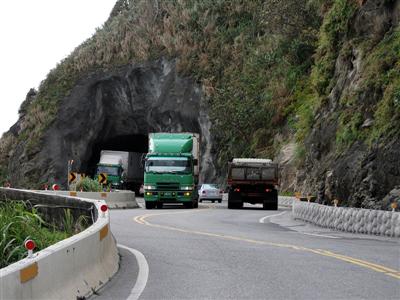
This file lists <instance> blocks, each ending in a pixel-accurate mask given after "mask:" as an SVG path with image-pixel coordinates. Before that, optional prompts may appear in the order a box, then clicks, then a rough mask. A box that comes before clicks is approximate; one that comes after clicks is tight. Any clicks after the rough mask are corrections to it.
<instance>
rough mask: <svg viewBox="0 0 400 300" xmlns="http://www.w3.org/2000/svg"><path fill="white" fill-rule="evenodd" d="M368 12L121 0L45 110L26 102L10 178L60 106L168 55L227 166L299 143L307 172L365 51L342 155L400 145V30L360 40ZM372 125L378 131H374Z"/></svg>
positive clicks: (61, 68) (44, 93)
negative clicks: (124, 70) (352, 67)
mask: <svg viewBox="0 0 400 300" xmlns="http://www.w3.org/2000/svg"><path fill="white" fill-rule="evenodd" d="M391 2H393V1H392V0H387V3H391ZM362 3H363V1H355V0H326V1H324V0H301V1H298V0H285V1H278V0H252V1H248V0H234V1H231V0H187V1H182V0H171V1H157V0H119V1H117V3H116V5H115V7H114V9H113V11H112V13H111V15H110V18H109V19H108V20H107V21H106V22H105V24H104V25H103V26H102V27H101V28H99V29H98V30H97V32H96V34H95V35H93V37H91V38H90V39H88V40H86V41H85V42H84V43H82V44H81V45H80V46H79V47H77V48H76V49H75V50H74V51H73V52H72V53H71V55H70V56H68V57H67V58H66V59H64V60H63V61H61V62H60V63H59V64H58V65H57V67H56V68H54V69H53V70H51V71H50V73H49V74H48V76H47V78H46V79H45V80H44V81H43V82H42V84H41V85H40V87H39V90H38V92H37V95H36V97H35V100H34V101H31V102H29V103H24V106H23V109H22V108H21V112H23V113H24V117H23V118H22V123H21V132H20V134H19V136H18V137H9V136H8V135H7V136H5V137H3V139H2V140H1V142H0V147H1V148H2V149H5V150H4V153H2V154H0V180H1V177H3V178H5V177H6V169H5V165H6V164H7V155H8V153H10V151H12V145H14V144H15V143H16V142H19V143H24V145H25V148H24V149H25V151H26V154H27V157H29V155H32V154H34V153H36V152H37V151H39V150H40V143H41V139H42V135H43V132H44V130H45V129H46V128H47V127H48V126H49V125H50V124H51V122H52V121H53V120H54V118H55V116H56V112H57V107H58V103H59V101H60V100H62V99H63V98H64V97H66V96H67V95H68V94H69V93H70V91H71V88H72V87H73V86H74V84H75V83H76V81H77V80H78V79H79V78H82V77H84V76H85V75H86V74H89V73H90V72H95V71H97V70H102V71H104V70H112V69H115V68H117V67H119V66H122V65H126V64H129V63H137V62H143V61H148V60H155V59H159V58H161V57H163V58H167V59H174V60H176V64H177V67H178V71H179V72H180V73H181V74H182V75H184V76H190V77H192V78H194V79H195V80H196V81H197V82H199V83H200V84H201V85H202V87H203V91H204V94H205V96H206V97H205V98H206V101H207V104H208V106H209V108H210V117H211V119H212V123H213V127H212V130H213V136H214V137H215V141H216V143H217V144H216V147H215V149H217V151H218V153H217V157H218V159H219V162H220V164H221V165H224V164H225V162H226V161H227V160H228V159H229V158H230V157H235V156H243V157H247V156H251V157H273V156H274V155H275V154H276V153H277V152H278V151H279V149H280V148H281V146H282V144H284V143H285V142H287V141H288V140H296V142H297V144H298V145H299V149H298V151H297V152H298V155H297V156H296V160H297V162H298V163H297V165H298V166H299V167H300V166H302V163H303V161H304V159H305V157H306V150H305V148H304V141H305V140H306V139H307V137H308V136H310V133H311V131H312V128H313V127H316V126H318V124H316V122H317V121H316V119H317V118H316V116H318V114H319V113H320V112H321V110H322V109H324V107H325V108H326V106H327V104H328V102H329V94H330V92H331V90H332V87H333V86H335V83H336V80H337V78H336V77H335V63H336V61H337V59H338V58H339V57H341V58H342V60H344V61H351V60H352V59H353V56H354V53H355V51H356V50H357V51H358V50H359V51H360V57H361V58H362V60H363V62H364V65H363V66H362V69H361V70H360V74H361V79H362V80H360V82H363V84H361V85H359V86H358V88H357V89H356V90H355V91H352V92H351V93H343V94H342V95H341V96H340V99H339V103H340V105H339V107H337V109H336V110H335V115H331V116H330V118H331V119H332V120H335V122H337V126H336V144H337V151H338V152H343V151H345V150H346V149H348V148H349V147H350V146H351V145H352V144H354V143H355V142H358V141H361V142H365V143H368V144H373V143H375V142H377V141H379V140H382V139H389V138H391V137H393V136H396V134H397V135H398V134H400V132H399V128H400V121H399V120H400V104H399V103H400V100H399V99H400V90H399V88H398V86H399V78H400V71H399V70H400V67H399V66H400V61H399V57H400V55H399V53H400V48H399V47H400V46H399V45H400V35H399V32H400V31H399V30H400V29H399V27H397V28H396V29H395V30H393V31H392V32H389V33H388V34H387V35H386V36H385V37H384V38H383V39H381V40H377V41H370V40H368V39H367V40H366V39H363V38H357V39H356V38H353V37H352V35H351V34H352V33H351V32H349V24H350V22H351V20H352V18H353V16H354V14H355V13H356V12H357V10H358V9H359V7H360V5H361V4H362ZM365 99H367V100H368V101H365ZM222 112H223V113H222ZM367 119H371V120H372V122H371V124H372V125H368V126H363V124H364V122H365V121H366V120H367ZM2 151H3V150H2Z"/></svg>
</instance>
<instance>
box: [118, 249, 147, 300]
mask: <svg viewBox="0 0 400 300" xmlns="http://www.w3.org/2000/svg"><path fill="white" fill-rule="evenodd" d="M117 246H118V247H120V248H123V249H126V250H128V251H130V252H131V253H132V254H133V255H135V257H136V260H137V263H138V266H139V272H138V276H137V279H136V283H135V286H134V287H133V289H132V290H131V293H130V295H129V296H128V298H126V299H127V300H137V299H139V297H140V295H141V294H142V293H143V290H144V289H145V287H146V284H147V280H148V278H149V265H148V264H147V260H146V258H145V257H144V255H143V254H142V253H141V252H140V251H138V250H135V249H132V248H129V247H127V246H124V245H121V244H117Z"/></svg>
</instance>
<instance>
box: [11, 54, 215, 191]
mask: <svg viewBox="0 0 400 300" xmlns="http://www.w3.org/2000/svg"><path fill="white" fill-rule="evenodd" d="M17 127H18V126H16V128H14V130H17V129H18V128H17ZM210 127H211V123H210V121H209V119H208V114H207V110H206V107H205V106H204V105H203V103H202V91H201V89H200V86H199V85H198V84H196V83H195V82H194V81H193V80H191V79H189V78H184V77H180V76H178V74H177V73H176V70H175V63H174V61H166V60H158V61H155V62H148V63H145V64H134V65H127V66H124V67H120V68H118V69H117V70H114V71H108V72H98V73H92V74H90V75H88V76H86V77H85V78H81V79H80V80H79V81H78V83H77V84H76V85H75V86H74V87H73V89H72V91H71V93H70V95H69V96H67V97H66V98H64V99H63V100H62V102H61V103H60V106H59V110H58V114H57V117H56V120H55V121H54V123H53V124H52V125H51V126H50V127H49V128H48V130H47V131H46V132H45V135H44V140H43V148H42V149H41V150H40V151H39V152H38V153H36V154H34V155H33V157H29V158H28V157H25V156H24V153H25V152H24V148H23V147H17V149H16V151H14V152H13V154H12V157H11V159H10V161H12V163H10V165H9V174H10V179H11V181H12V183H13V185H14V186H23V185H24V182H25V181H24V179H25V178H30V177H35V178H39V180H40V181H41V182H48V183H54V182H56V183H62V184H65V183H66V178H67V161H68V160H70V159H73V160H74V165H73V168H74V170H78V171H81V172H86V173H90V172H94V168H95V166H96V163H97V162H98V160H99V154H100V151H101V150H102V149H111V150H122V151H136V152H147V148H148V145H147V135H148V133H150V132H198V133H200V134H201V139H202V143H201V153H202V159H201V167H202V170H203V171H202V174H201V178H200V180H206V181H210V180H213V179H214V177H215V166H214V158H213V157H212V155H211V149H212V137H211V135H210ZM16 133H17V132H16Z"/></svg>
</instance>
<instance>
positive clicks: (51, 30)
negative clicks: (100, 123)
mask: <svg viewBox="0 0 400 300" xmlns="http://www.w3.org/2000/svg"><path fill="white" fill-rule="evenodd" d="M116 1H117V0H18V1H12V0H0V43H1V47H0V104H1V109H0V136H1V135H2V134H3V132H5V131H7V130H8V129H9V128H10V127H11V126H12V125H13V124H14V123H15V122H16V121H17V120H18V109H19V107H20V105H21V103H22V101H24V100H25V96H26V94H27V93H28V91H29V89H30V88H32V87H34V88H36V89H37V88H38V86H39V84H40V82H41V81H42V80H43V79H45V77H46V75H47V73H48V72H49V71H50V70H51V69H53V68H54V67H55V66H56V64H57V62H59V61H60V60H62V59H63V58H65V57H66V56H68V55H69V54H70V53H71V52H72V51H73V50H74V49H75V47H77V46H79V44H81V43H82V42H83V41H84V40H86V39H87V38H89V37H91V36H92V35H93V33H94V32H95V29H96V28H98V27H101V26H102V25H103V23H104V22H105V21H106V20H107V18H108V16H109V14H110V12H111V9H112V8H113V6H114V4H115V2H116Z"/></svg>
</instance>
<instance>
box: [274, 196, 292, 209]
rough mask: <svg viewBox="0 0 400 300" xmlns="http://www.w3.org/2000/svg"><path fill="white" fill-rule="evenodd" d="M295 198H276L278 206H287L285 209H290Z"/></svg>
mask: <svg viewBox="0 0 400 300" xmlns="http://www.w3.org/2000/svg"><path fill="white" fill-rule="evenodd" d="M295 200H296V198H295V197H290V196H279V198H278V204H279V205H280V206H287V207H292V204H293V201H295Z"/></svg>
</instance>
